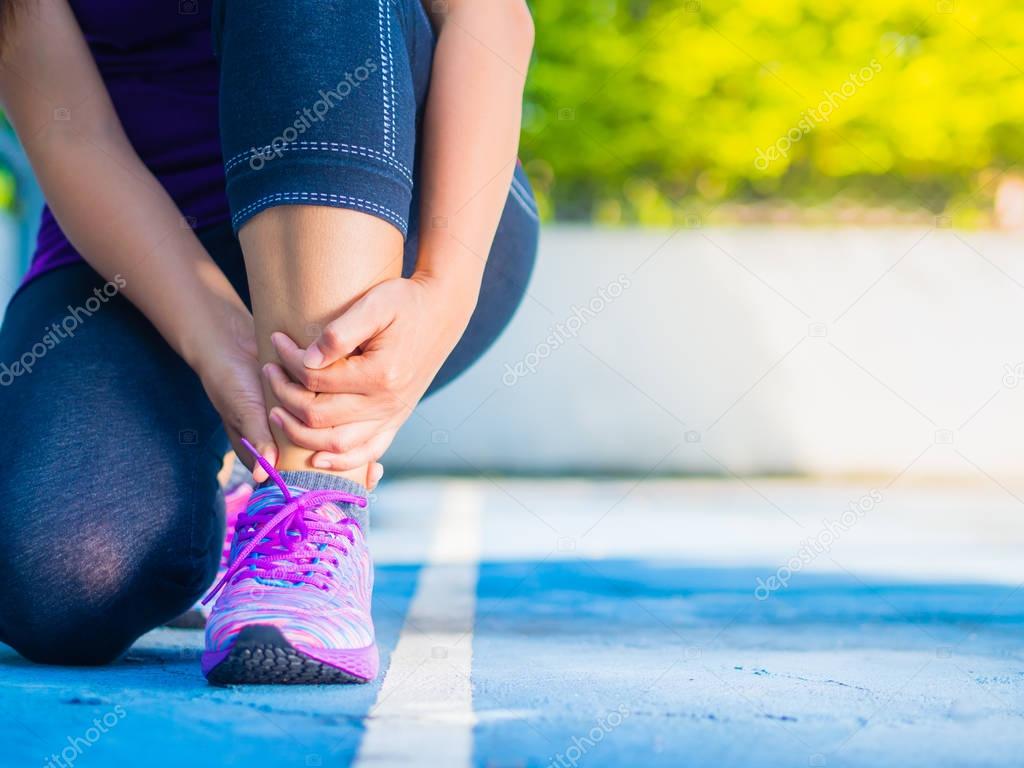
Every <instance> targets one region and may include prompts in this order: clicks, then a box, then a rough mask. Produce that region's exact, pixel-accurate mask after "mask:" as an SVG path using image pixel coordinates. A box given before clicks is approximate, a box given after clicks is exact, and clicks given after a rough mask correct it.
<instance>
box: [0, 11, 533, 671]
mask: <svg viewBox="0 0 1024 768" xmlns="http://www.w3.org/2000/svg"><path fill="white" fill-rule="evenodd" d="M0 3H2V5H3V10H4V15H3V38H4V39H3V46H4V47H3V59H2V63H0V96H2V99H3V102H4V108H5V111H6V114H7V116H8V118H9V119H10V120H11V122H12V123H13V125H14V127H15V129H16V130H17V132H18V135H19V138H20V139H21V142H22V144H23V146H24V147H25V150H26V152H27V154H28V156H29V158H30V160H31V161H32V165H33V168H34V170H35V172H36V175H37V177H38V179H39V182H40V185H41V186H42V189H43V191H44V193H45V196H46V199H47V203H48V209H47V210H46V211H45V212H44V215H43V221H42V226H41V229H40V232H39V240H38V248H37V252H36V255H35V258H34V261H33V264H32V268H31V269H30V271H29V274H28V276H27V277H26V281H25V283H24V284H23V285H22V287H21V288H20V289H19V291H18V293H17V294H16V296H15V297H14V299H13V300H12V301H11V304H10V306H9V307H8V309H7V314H6V317H5V320H4V325H3V329H2V332H0V361H3V362H4V364H5V365H7V366H8V369H7V375H6V376H4V377H2V378H3V381H2V382H0V383H2V384H3V385H4V386H2V387H0V415H2V418H3V421H4V423H5V425H6V427H7V429H8V439H7V440H6V441H4V443H5V444H4V445H3V447H2V448H0V467H2V468H3V469H2V472H0V492H2V495H3V499H4V504H3V505H2V508H0V530H2V534H3V537H4V540H5V541H6V542H7V544H8V550H7V551H8V556H7V563H8V567H7V569H6V573H5V578H4V579H3V581H2V586H0V640H3V641H4V642H6V643H8V644H10V645H11V646H13V647H14V648H15V649H16V650H18V651H19V652H20V653H21V654H23V655H24V656H26V657H27V658H29V659H32V660H34V661H38V662H44V663H55V664H103V663H106V662H109V661H111V660H112V659H115V658H116V657H117V656H118V655H119V654H121V653H122V652H123V651H124V650H125V649H126V648H128V647H129V646H130V645H131V643H132V642H133V641H134V640H135V639H136V638H138V637H139V636H140V635H141V634H143V633H144V632H146V631H148V630H150V629H152V628H153V627H156V626H158V625H160V624H162V623H164V622H166V621H168V620H170V619H172V618H173V617H175V616H176V615H178V614H179V613H181V612H182V611H183V610H184V609H186V608H188V607H189V606H190V605H192V604H193V602H194V601H195V600H196V599H197V597H198V596H200V595H201V594H202V593H203V592H204V590H205V589H207V588H208V587H209V585H210V583H211V581H212V580H213V576H214V573H215V571H216V568H217V564H218V559H219V556H220V552H221V549H222V547H223V544H224V542H223V536H224V522H223V498H222V494H221V492H220V489H219V487H218V484H217V481H216V476H217V471H218V469H219V468H220V462H221V457H222V456H223V454H224V451H225V450H226V449H227V448H228V440H229V439H230V443H231V445H232V446H233V447H234V448H235V450H236V451H237V452H238V454H239V455H240V456H242V457H244V459H245V460H246V461H247V462H249V463H250V466H253V467H254V468H255V471H254V475H255V478H256V480H257V481H262V482H261V485H260V487H259V488H258V489H257V490H256V492H255V493H254V494H253V495H252V497H251V498H250V500H249V502H248V505H247V507H246V509H245V511H244V512H243V513H242V514H241V515H240V517H239V520H238V523H237V530H236V532H235V534H234V540H233V543H232V549H231V567H230V568H229V569H228V572H227V574H226V576H225V578H224V579H222V580H221V583H220V584H219V585H218V587H217V589H216V590H215V591H217V592H218V594H217V601H216V603H215V605H214V607H213V610H212V613H211V615H210V618H209V620H208V622H207V648H206V653H205V654H204V656H203V671H204V672H205V673H206V674H207V677H208V678H209V679H210V680H212V681H214V682H221V683H232V682H306V681H321V682H348V681H356V682H365V681H367V680H370V679H372V678H373V677H374V676H375V675H376V674H377V666H378V662H377V651H376V647H375V645H374V634H373V624H372V621H371V618H370V591H371V589H372V582H373V571H372V564H371V560H370V556H369V552H368V550H367V545H366V538H365V536H366V530H367V516H366V512H365V505H366V498H365V497H366V490H367V486H368V485H369V486H372V485H373V484H375V483H376V481H377V479H379V475H380V472H381V469H380V467H379V465H377V464H376V462H377V460H378V459H379V458H380V457H381V455H382V454H383V453H384V451H385V450H386V449H387V447H388V446H389V444H390V443H391V441H392V439H393V438H394V435H395V433H396V431H397V430H398V428H399V427H400V426H401V425H402V423H403V422H404V421H405V419H406V418H407V417H408V416H409V414H410V412H411V410H412V408H413V407H414V406H415V405H416V403H417V402H418V401H419V399H420V398H421V397H422V396H423V395H424V394H425V393H429V392H430V391H433V390H436V389H437V388H439V387H441V386H443V385H444V384H446V383H447V382H449V381H451V380H452V379H453V378H454V377H455V376H457V375H458V374H459V373H461V372H462V371H463V370H465V369H466V368H467V367H468V366H469V365H470V364H471V363H472V362H473V361H474V360H475V359H476V358H478V357H479V356H480V354H481V353H482V352H483V351H484V350H485V349H486V348H487V347H488V346H489V345H490V343H491V342H492V341H493V340H494V339H495V338H496V336H497V335H498V333H499V332H500V331H501V329H502V328H503V327H504V326H505V325H506V323H507V322H508V320H509V319H510V317H511V316H512V313H513V311H514V309H515V307H516V306H517V305H518V303H519V301H520V299H521V298H522V293H523V290H524V286H525V282H526V280H527V278H528V276H529V273H530V270H531V268H532V263H533V258H534V251H535V246H536V231H537V230H536V209H535V207H534V204H533V202H532V198H531V197H530V193H529V188H528V186H527V183H526V179H525V177H524V176H523V174H522V171H521V169H519V168H518V166H517V164H516V161H515V154H516V146H517V141H518V132H519V121H520V105H521V98H522V88H523V81H524V76H525V71H526V67H527V64H528V60H529V56H530V51H531V46H532V24H531V21H530V17H529V14H528V11H527V9H526V8H525V6H524V4H523V3H522V2H521V0H501V1H500V2H491V3H485V4H484V3H473V2H469V0H445V2H433V3H431V4H429V5H428V6H427V7H426V8H424V7H421V6H420V5H419V3H418V2H417V0H378V2H376V3H373V2H367V0H362V1H360V0H340V1H338V2H327V1H326V0H291V1H290V2H282V0H245V2H242V0H222V1H221V2H216V3H214V5H213V8H212V9H211V8H209V7H208V6H207V5H206V3H205V2H204V0H198V1H196V0H180V2H175V1H174V0H133V2H124V0H16V1H15V2H12V1H11V0H0ZM211 32H212V40H213V45H212V49H213V50H211ZM428 85H429V96H428ZM218 115H219V124H218ZM488 256H489V258H488ZM222 425H223V427H224V429H221V426H222ZM225 433H226V434H225ZM243 438H248V440H249V441H251V443H248V442H245V441H243ZM258 455H262V457H265V458H260V461H259V464H258V465H257V464H255V463H253V462H254V459H256V458H257V456H258Z"/></svg>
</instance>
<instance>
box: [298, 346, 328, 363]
mask: <svg viewBox="0 0 1024 768" xmlns="http://www.w3.org/2000/svg"><path fill="white" fill-rule="evenodd" d="M302 364H303V365H304V366H306V367H307V368H319V367H320V366H321V365H323V364H324V353H323V352H321V351H320V347H318V346H317V345H316V344H311V345H310V346H309V349H307V350H306V354H304V355H303V356H302Z"/></svg>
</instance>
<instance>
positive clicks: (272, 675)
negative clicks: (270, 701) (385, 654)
mask: <svg viewBox="0 0 1024 768" xmlns="http://www.w3.org/2000/svg"><path fill="white" fill-rule="evenodd" d="M206 679H207V680H208V681H209V682H211V683H213V684H214V685H318V684H324V683H330V684H337V683H365V682H368V681H367V680H365V679H363V678H361V677H355V676H354V675H350V674H348V673H347V672H344V671H342V670H340V669H337V668H336V667H332V666H330V665H328V664H324V663H323V662H321V661H317V660H316V659H312V658H310V657H309V656H306V655H305V654H304V653H302V652H301V651H297V650H295V648H293V647H292V645H291V644H290V643H289V642H288V641H287V640H285V638H284V636H283V635H282V634H281V632H280V630H278V629H277V628H276V627H264V626H255V627H246V628H245V629H243V630H242V631H241V632H240V633H239V635H238V639H237V640H235V645H234V647H233V648H232V649H231V652H230V653H229V654H228V655H227V656H226V657H225V658H224V660H223V661H221V662H220V663H219V664H218V665H217V666H215V667H214V668H213V669H211V670H210V671H209V672H208V673H207V674H206Z"/></svg>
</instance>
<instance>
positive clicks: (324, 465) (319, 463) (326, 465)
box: [313, 459, 331, 469]
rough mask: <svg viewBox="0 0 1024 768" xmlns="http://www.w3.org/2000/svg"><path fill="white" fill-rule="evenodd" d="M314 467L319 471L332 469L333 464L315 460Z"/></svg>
mask: <svg viewBox="0 0 1024 768" xmlns="http://www.w3.org/2000/svg"><path fill="white" fill-rule="evenodd" d="M313 466H314V467H317V468H318V469H330V468H331V463H330V462H329V461H328V460H327V459H313Z"/></svg>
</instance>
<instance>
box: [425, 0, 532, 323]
mask: <svg viewBox="0 0 1024 768" xmlns="http://www.w3.org/2000/svg"><path fill="white" fill-rule="evenodd" d="M444 7H445V8H446V10H445V11H442V12H433V13H432V14H431V16H432V19H433V21H434V24H435V28H436V29H437V31H438V41H437V47H436V49H435V51H434V64H433V70H432V73H431V85H430V95H429V97H428V99H427V107H426V113H425V116H424V124H423V135H422V143H421V151H422V159H421V173H422V181H421V184H422V192H421V196H420V198H421V200H422V203H421V209H420V214H421V221H422V232H421V235H420V245H419V254H418V260H417V272H418V273H420V274H422V275H428V276H430V277H431V278H434V279H437V280H439V281H442V282H444V283H446V284H448V285H450V286H451V291H450V295H451V297H452V299H453V301H454V302H455V303H456V306H461V307H462V308H463V309H464V310H465V317H466V319H467V320H468V318H469V313H471V312H472V309H473V306H474V305H475V303H476V298H477V294H478V293H479V289H480V280H481V278H482V275H483V269H484V265H485V263H486V260H487V254H488V251H489V250H490V247H491V241H492V240H493V239H494V233H495V230H496V229H497V226H498V221H499V219H500V218H501V212H502V209H503V208H504V205H505V200H506V198H507V197H508V189H509V184H510V182H511V178H512V173H513V171H514V170H515V163H516V151H517V149H518V146H519V127H520V122H521V115H522V98H523V85H524V83H525V80H526V70H527V66H528V64H529V60H530V54H531V51H532V48H533V24H532V21H531V19H530V15H529V11H528V10H527V8H526V5H525V3H523V2H522V1H521V0H495V2H488V3H474V2H466V1H465V0H460V1H458V2H448V3H446V4H444ZM427 9H428V12H429V11H430V7H429V5H428V8H427Z"/></svg>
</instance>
